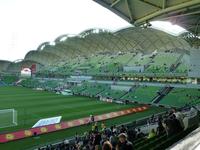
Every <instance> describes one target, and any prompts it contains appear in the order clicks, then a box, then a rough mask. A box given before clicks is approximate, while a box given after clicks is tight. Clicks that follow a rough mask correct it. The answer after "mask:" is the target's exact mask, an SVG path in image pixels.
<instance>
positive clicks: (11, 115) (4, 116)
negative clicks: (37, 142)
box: [0, 109, 17, 128]
mask: <svg viewBox="0 0 200 150" xmlns="http://www.w3.org/2000/svg"><path fill="white" fill-rule="evenodd" d="M16 125H17V111H16V110H15V109H1V110H0V128H5V127H11V126H16Z"/></svg>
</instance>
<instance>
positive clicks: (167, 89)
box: [152, 86, 174, 104]
mask: <svg viewBox="0 0 200 150" xmlns="http://www.w3.org/2000/svg"><path fill="white" fill-rule="evenodd" d="M173 88H174V87H169V86H166V87H163V88H161V90H160V91H159V92H158V95H157V96H156V97H155V98H154V99H153V100H152V103H154V104H157V103H159V102H160V101H161V100H162V98H163V97H165V96H166V95H167V94H168V93H169V92H170V91H171V90H172V89H173Z"/></svg>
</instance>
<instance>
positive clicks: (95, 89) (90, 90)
mask: <svg viewBox="0 0 200 150" xmlns="http://www.w3.org/2000/svg"><path fill="white" fill-rule="evenodd" d="M106 89H108V86H107V85H104V84H90V83H88V84H87V86H86V87H85V90H83V91H82V92H81V94H82V95H87V96H92V97H95V96H97V94H99V93H101V92H103V91H105V90H106Z"/></svg>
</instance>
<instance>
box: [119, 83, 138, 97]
mask: <svg viewBox="0 0 200 150" xmlns="http://www.w3.org/2000/svg"><path fill="white" fill-rule="evenodd" d="M138 87H139V85H137V84H135V85H133V86H132V87H131V89H130V91H131V92H134V91H135V90H136V89H137V88H138ZM130 91H127V92H125V93H124V94H123V95H122V96H121V97H120V98H119V99H122V100H123V99H124V97H125V96H126V95H127V94H129V92H130Z"/></svg>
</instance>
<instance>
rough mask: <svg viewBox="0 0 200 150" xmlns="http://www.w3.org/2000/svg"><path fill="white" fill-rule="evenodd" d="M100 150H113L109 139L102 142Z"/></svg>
mask: <svg viewBox="0 0 200 150" xmlns="http://www.w3.org/2000/svg"><path fill="white" fill-rule="evenodd" d="M102 150H113V147H112V144H111V143H110V142H109V141H105V142H104V143H103V146H102Z"/></svg>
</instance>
